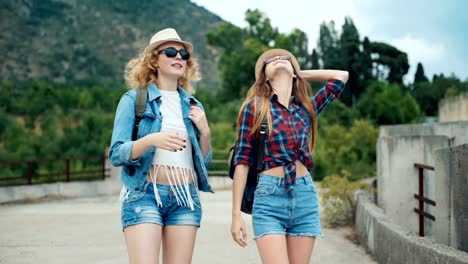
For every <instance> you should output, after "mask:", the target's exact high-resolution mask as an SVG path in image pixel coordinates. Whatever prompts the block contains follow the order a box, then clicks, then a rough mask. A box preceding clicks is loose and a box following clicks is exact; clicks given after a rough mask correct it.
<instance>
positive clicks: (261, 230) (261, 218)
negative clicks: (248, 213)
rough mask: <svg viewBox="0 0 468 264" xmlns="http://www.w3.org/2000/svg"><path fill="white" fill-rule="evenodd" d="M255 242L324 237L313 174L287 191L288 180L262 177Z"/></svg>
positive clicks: (256, 200)
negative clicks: (273, 238)
mask: <svg viewBox="0 0 468 264" xmlns="http://www.w3.org/2000/svg"><path fill="white" fill-rule="evenodd" d="M252 221H253V229H254V239H257V238H260V237H262V236H265V235H269V234H282V235H286V236H310V237H315V236H322V235H323V234H322V230H321V227H320V210H319V203H318V199H317V192H316V190H315V185H314V181H313V180H312V177H311V175H310V174H307V175H306V176H304V177H299V178H296V183H295V185H294V189H292V190H290V191H289V192H287V191H286V189H285V185H284V178H278V177H274V176H269V175H265V174H260V175H259V178H258V185H257V189H256V190H255V198H254V204H253V213H252Z"/></svg>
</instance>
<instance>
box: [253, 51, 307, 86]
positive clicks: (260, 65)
mask: <svg viewBox="0 0 468 264" xmlns="http://www.w3.org/2000/svg"><path fill="white" fill-rule="evenodd" d="M283 55H288V56H290V57H291V63H292V65H293V67H294V69H295V70H296V71H297V72H299V71H300V70H301V67H300V66H299V62H297V59H296V57H295V56H294V55H293V54H292V53H291V52H289V51H287V50H285V49H270V50H267V51H265V52H264V53H263V54H262V55H260V57H258V60H257V63H256V64H255V79H258V76H260V72H261V71H262V69H263V64H265V60H266V59H268V58H271V57H276V56H283Z"/></svg>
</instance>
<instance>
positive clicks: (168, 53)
mask: <svg viewBox="0 0 468 264" xmlns="http://www.w3.org/2000/svg"><path fill="white" fill-rule="evenodd" d="M163 52H164V54H166V56H167V57H168V58H174V57H175V56H177V53H179V54H180V57H181V58H182V60H188V59H190V53H189V52H188V51H186V50H184V49H181V50H176V49H175V48H173V47H169V48H165V49H162V50H159V51H158V54H161V53H163Z"/></svg>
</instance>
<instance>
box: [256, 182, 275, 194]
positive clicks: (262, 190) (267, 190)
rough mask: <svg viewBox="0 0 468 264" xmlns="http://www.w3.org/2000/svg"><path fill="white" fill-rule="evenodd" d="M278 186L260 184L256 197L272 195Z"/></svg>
mask: <svg viewBox="0 0 468 264" xmlns="http://www.w3.org/2000/svg"><path fill="white" fill-rule="evenodd" d="M276 188H277V186H276V185H274V184H272V183H259V184H258V185H257V189H256V190H255V197H263V196H268V195H272V194H273V193H274V192H275V190H276Z"/></svg>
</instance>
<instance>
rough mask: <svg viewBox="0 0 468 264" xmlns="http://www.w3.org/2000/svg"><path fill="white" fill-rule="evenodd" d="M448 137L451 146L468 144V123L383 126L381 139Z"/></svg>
mask: <svg viewBox="0 0 468 264" xmlns="http://www.w3.org/2000/svg"><path fill="white" fill-rule="evenodd" d="M435 135H441V136H447V137H448V138H450V139H451V145H452V146H457V145H461V144H464V143H467V142H468V122H467V121H460V122H447V123H433V124H414V125H394V126H381V127H380V128H379V137H392V136H435Z"/></svg>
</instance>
